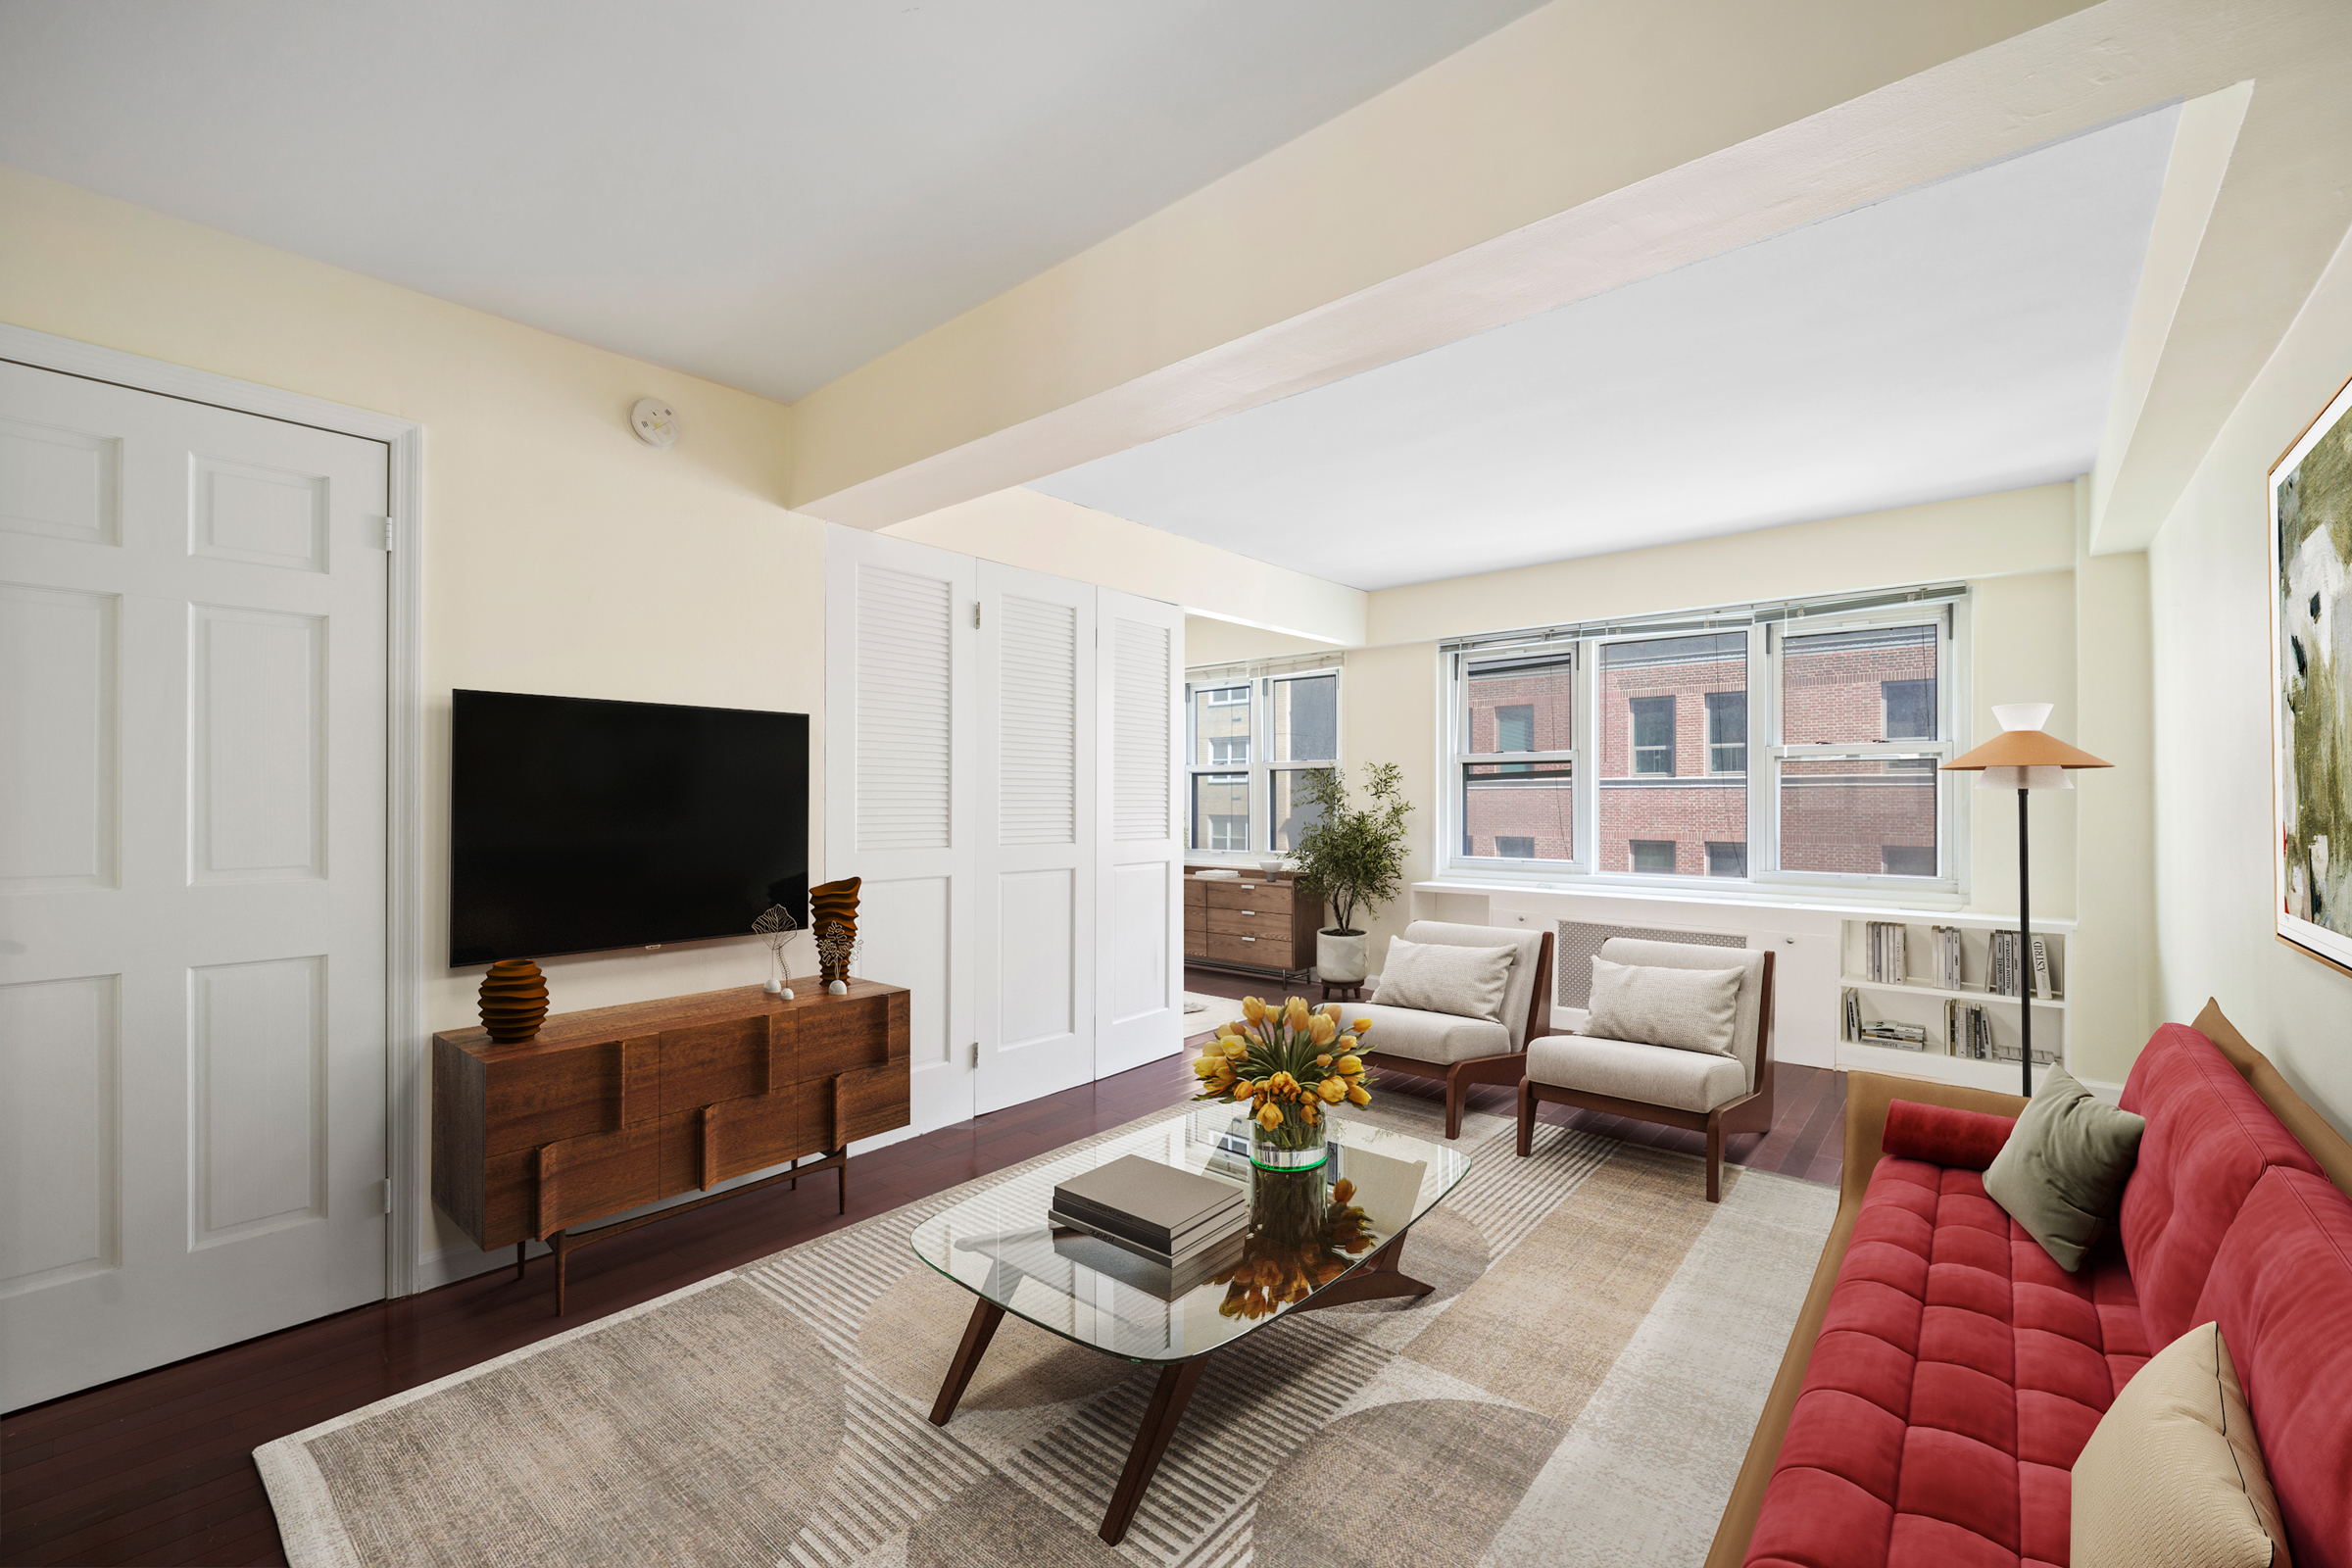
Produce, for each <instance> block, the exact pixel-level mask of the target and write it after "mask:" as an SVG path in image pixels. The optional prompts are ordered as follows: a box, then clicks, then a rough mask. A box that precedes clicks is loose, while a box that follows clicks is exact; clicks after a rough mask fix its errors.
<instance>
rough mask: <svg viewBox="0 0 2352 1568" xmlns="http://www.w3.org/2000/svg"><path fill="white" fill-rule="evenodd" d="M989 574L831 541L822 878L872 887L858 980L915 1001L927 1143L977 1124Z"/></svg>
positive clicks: (864, 912) (909, 553)
mask: <svg viewBox="0 0 2352 1568" xmlns="http://www.w3.org/2000/svg"><path fill="white" fill-rule="evenodd" d="M975 587H976V585H975V578H974V563H973V561H972V559H971V558H970V557H969V556H959V555H956V554H954V553H952V552H949V551H945V550H933V549H931V548H929V547H928V546H925V545H917V544H911V543H909V542H907V541H906V540H903V539H890V538H885V537H883V536H881V535H878V534H870V533H864V532H860V531H858V530H857V529H852V528H839V527H836V528H832V529H828V530H827V533H826V543H825V725H824V747H825V859H824V867H823V870H824V876H823V878H822V879H823V880H828V881H829V880H833V879H836V878H840V877H845V876H856V877H862V878H863V879H864V885H863V886H862V887H861V888H860V889H859V890H858V898H859V905H858V937H859V939H860V941H861V943H862V946H861V948H860V949H859V951H858V957H857V960H856V961H855V963H854V965H853V972H854V973H856V974H859V975H863V976H865V977H866V978H868V979H872V980H880V981H883V982H886V983H887V984H890V985H898V986H905V987H906V988H907V990H908V991H909V992H910V993H911V994H912V995H911V997H910V998H909V1003H910V1005H909V1009H908V1010H909V1021H910V1025H911V1034H912V1040H911V1046H910V1049H911V1052H912V1054H913V1102H914V1103H913V1112H914V1129H915V1130H916V1131H918V1132H921V1131H926V1130H928V1129H930V1128H933V1127H941V1126H945V1125H947V1124H949V1123H951V1122H957V1121H962V1120H964V1119H966V1118H967V1117H969V1116H970V1115H971V1114H972V1087H973V1073H972V1057H973V1052H972V1041H973V1038H974V1037H973V1034H972V996H973V986H972V981H973V966H972V961H971V944H972V937H971V932H972V910H973V892H972V882H973V878H972V876H971V867H972V853H973V842H974V833H973V830H972V822H973V817H972V804H973V795H974V789H973V785H974V778H973V775H974V772H975V768H974V766H973V761H972V759H973V756H974V743H975V738H976V731H975V729H974V721H975V712H976V697H977V691H976V685H977V683H976V681H975V679H974V664H973V655H974V647H975V639H976V635H977V634H976V633H975V632H974V630H973V628H972V609H973V604H974V594H975ZM794 958H795V962H794V965H793V967H794V969H795V970H796V971H800V972H807V971H808V970H810V969H813V968H814V967H815V965H814V961H813V958H812V957H811V955H810V950H809V945H808V943H807V942H806V941H805V940H804V941H803V942H801V943H798V944H796V946H795V951H794Z"/></svg>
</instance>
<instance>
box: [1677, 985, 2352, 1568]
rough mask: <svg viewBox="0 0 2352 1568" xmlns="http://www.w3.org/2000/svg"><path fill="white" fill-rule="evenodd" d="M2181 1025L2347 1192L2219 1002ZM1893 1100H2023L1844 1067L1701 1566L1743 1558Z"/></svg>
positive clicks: (2307, 1116) (1729, 1565)
mask: <svg viewBox="0 0 2352 1568" xmlns="http://www.w3.org/2000/svg"><path fill="white" fill-rule="evenodd" d="M2189 1027H2190V1028H2192V1029H2194V1030H2196V1032H2197V1033H2199V1034H2201V1035H2203V1036H2204V1037H2205V1038H2206V1039H2208V1040H2210V1041H2212V1042H2213V1044H2214V1046H2215V1048H2216V1049H2218V1050H2219V1051H2220V1052H2221V1054H2223V1055H2224V1056H2225V1057H2227V1058H2228V1059H2229V1065H2230V1066H2232V1067H2235V1068H2236V1069H2237V1071H2238V1075H2239V1076H2240V1077H2242V1078H2244V1079H2245V1080H2246V1083H2247V1084H2248V1085H2249V1086H2250V1087H2251V1088H2252V1089H2253V1091H2254V1092H2255V1093H2256V1094H2258V1095H2260V1096H2261V1097H2262V1100H2263V1103H2265V1104H2267V1105H2269V1106H2270V1107H2271V1111H2272V1113H2273V1114H2275V1115H2276V1116H2277V1117H2278V1120H2279V1121H2280V1122H2281V1123H2283V1124H2284V1125H2285V1127H2286V1130H2287V1131H2288V1132H2290V1133H2292V1134H2293V1135H2294V1136H2295V1139H2296V1141H2297V1142H2298V1143H2300V1144H2302V1146H2303V1147H2304V1148H2305V1149H2307V1150H2309V1151H2310V1152H2311V1156H2312V1158H2314V1159H2316V1160H2318V1161H2319V1163H2320V1168H2321V1169H2322V1170H2324V1171H2326V1172H2327V1179H2328V1180H2329V1181H2331V1182H2333V1183H2335V1185H2336V1186H2337V1187H2338V1188H2340V1189H2341V1190H2342V1191H2344V1192H2345V1193H2347V1194H2352V1143H2347V1142H2346V1141H2345V1140H2344V1137H2343V1135H2342V1134H2340V1133H2338V1132H2337V1131H2336V1130H2335V1129H2334V1128H2333V1127H2332V1126H2330V1125H2329V1124H2328V1122H2327V1118H2326V1117H2324V1116H2322V1115H2321V1114H2320V1113H2319V1112H2318V1111H2316V1110H2314V1109H2312V1108H2311V1106H2310V1105H2309V1104H2308V1103H2305V1101H2304V1100H2303V1098H2302V1097H2301V1096H2300V1095H2298V1094H2296V1093H2295V1092H2294V1090H2293V1089H2292V1088H2290V1087H2288V1085H2287V1082H2286V1080H2285V1079H2284V1078H2283V1077H2281V1076H2279V1072H2278V1068H2277V1067H2275V1066H2273V1065H2272V1064H2271V1059H2270V1058H2269V1057H2268V1056H2265V1055H2264V1054H2262V1053H2261V1052H2259V1051H2257V1050H2255V1049H2254V1047H2253V1046H2252V1045H2251V1044H2249V1043H2248V1042H2247V1040H2246V1037H2245V1036H2244V1035H2241V1034H2239V1033H2238V1032H2237V1029H2236V1027H2235V1026H2234V1025H2232V1024H2231V1023H2230V1022H2229V1019H2228V1018H2227V1017H2225V1016H2223V1013H2222V1008H2221V1004H2220V1003H2218V1002H2214V1001H2210V1000H2209V1001H2207V1002H2206V1004H2205V1010H2204V1011H2202V1012H2200V1013H2198V1014H2197V1018H2196V1022H2194V1023H2192V1024H2190V1025H2189ZM1897 1100H1908V1101H1911V1102H1912V1103H1915V1104H1922V1105H1948V1106H1950V1107H1952V1108H1953V1109H1955V1110H1981V1111H1985V1112H1988V1113H1990V1114H1992V1115H1995V1116H2014V1115H2016V1114H2017V1113H2018V1112H2019V1111H2021V1110H2023V1109H2025V1107H2026V1102H2025V1100H2024V1098H2023V1097H2021V1096H2018V1095H2003V1094H1996V1093H1994V1092H1993V1091H1991V1090H1988V1089H1964V1088H1962V1087H1960V1086H1959V1085H1957V1084H1944V1083H1936V1082H1934V1081H1932V1080H1930V1079H1925V1078H1896V1077H1892V1076H1889V1075H1887V1074H1886V1073H1875V1072H1849V1073H1847V1074H1846V1079H1845V1163H1844V1165H1843V1167H1842V1168H1841V1170H1840V1172H1839V1176H1838V1217H1837V1218H1836V1219H1835V1220H1834V1221H1832V1222H1831V1224H1830V1239H1829V1242H1828V1244H1827V1245H1825V1246H1824V1247H1823V1248H1822V1250H1821V1262H1820V1263H1819V1264H1818V1265H1817V1266H1816V1267H1815V1268H1814V1270H1813V1285H1812V1288H1811V1289H1810V1290H1809V1291H1807V1292H1806V1293H1805V1304H1804V1306H1803V1307H1802V1308H1801V1309H1800V1310H1799V1311H1798V1312H1797V1314H1796V1327H1795V1329H1794V1330H1793V1331H1791V1332H1790V1334H1789V1353H1788V1354H1787V1355H1786V1356H1785V1357H1783V1359H1782V1361H1781V1370H1780V1374H1779V1376H1777V1377H1776V1378H1774V1380H1773V1384H1772V1394H1771V1395H1770V1397H1767V1398H1766V1399H1765V1401H1764V1414H1763V1416H1762V1418H1761V1419H1759V1420H1758V1421H1757V1422H1756V1433H1755V1436H1754V1438H1752V1439H1751V1440H1750V1441H1749V1443H1748V1446H1747V1458H1746V1460H1745V1461H1744V1462H1743V1463H1741V1465H1740V1478H1739V1479H1738V1480H1737V1481H1735V1482H1734V1483H1733V1484H1732V1497H1731V1501H1730V1502H1729V1503H1727V1504H1726V1505H1725V1507H1724V1510H1723V1520H1722V1523H1721V1524H1719V1525H1718V1526H1717V1527H1716V1530H1715V1544H1714V1545H1713V1547H1712V1548H1710V1549H1709V1551H1708V1552H1707V1561H1706V1568H1740V1563H1741V1562H1742V1561H1743V1560H1744V1559H1745V1558H1746V1556H1747V1547H1748V1543H1749V1542H1750V1540H1752V1539H1753V1537H1754V1536H1755V1533H1756V1517H1757V1515H1759V1514H1761V1513H1762V1512H1763V1511H1764V1492H1765V1489H1766V1488H1767V1487H1769V1486H1770V1485H1771V1484H1772V1472H1773V1469H1774V1468H1775V1466H1777V1465H1778V1464H1779V1463H1780V1458H1781V1443H1782V1441H1783V1440H1784V1439H1786V1438H1787V1437H1788V1436H1789V1417H1790V1416H1791V1415H1792V1414H1794V1413H1795V1410H1796V1397H1797V1396H1798V1395H1799V1394H1801V1393H1803V1392H1804V1386H1805V1372H1806V1369H1807V1368H1808V1367H1809V1366H1810V1365H1811V1364H1812V1360H1813V1346H1814V1342H1816V1341H1817V1340H1819V1339H1820V1338H1821V1326H1822V1323H1823V1322H1824V1320H1825V1319H1826V1318H1827V1317H1828V1315H1829V1310H1830V1294H1831V1292H1833V1291H1834V1290H1836V1289H1837V1286H1838V1268H1839V1267H1840V1265H1842V1264H1843V1263H1844V1262H1845V1249H1846V1247H1847V1245H1848V1244H1849V1243H1850V1242H1851V1241H1852V1240H1853V1236H1854V1221H1855V1218H1856V1216H1857V1214H1858V1213H1859V1211H1860V1209H1861V1207H1862V1195H1863V1193H1864V1192H1865V1191H1867V1190H1868V1188H1869V1187H1870V1178H1871V1176H1872V1175H1873V1174H1874V1173H1876V1171H1877V1170H1878V1168H1879V1156H1880V1155H1882V1154H1884V1153H1885V1152H1887V1151H1886V1134H1887V1105H1888V1104H1889V1103H1891V1102H1893V1101H1897Z"/></svg>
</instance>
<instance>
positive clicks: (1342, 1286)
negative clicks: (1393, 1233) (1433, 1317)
mask: <svg viewBox="0 0 2352 1568" xmlns="http://www.w3.org/2000/svg"><path fill="white" fill-rule="evenodd" d="M1403 1260H1404V1238H1403V1237H1401V1236H1399V1237H1397V1239H1396V1240H1395V1241H1393V1242H1391V1243H1390V1244H1389V1245H1388V1246H1386V1247H1384V1248H1382V1249H1381V1250H1379V1251H1377V1252H1374V1253H1373V1254H1372V1255H1371V1257H1369V1258H1367V1259H1366V1260H1365V1262H1364V1265H1363V1266H1362V1267H1361V1268H1359V1269H1357V1270H1356V1271H1355V1272H1354V1273H1352V1274H1350V1275H1348V1277H1347V1278H1346V1279H1344V1280H1341V1281H1339V1282H1337V1283H1336V1284H1332V1285H1326V1286H1324V1287H1323V1289H1321V1290H1319V1291H1317V1292H1316V1293H1315V1294H1314V1295H1313V1296H1311V1297H1309V1298H1307V1299H1306V1300H1304V1301H1303V1302H1301V1303H1300V1304H1299V1311H1301V1312H1311V1311H1314V1310H1315V1309H1316V1308H1318V1307H1325V1306H1346V1305H1347V1304H1348V1302H1350V1301H1377V1300H1379V1299H1382V1298H1383V1297H1390V1296H1427V1295H1428V1294H1429V1293H1430V1292H1432V1291H1434V1290H1436V1289H1437V1287H1436V1286H1434V1285H1424V1284H1422V1283H1421V1282H1420V1281H1419V1280H1417V1279H1414V1278H1413V1277H1412V1276H1411V1275H1409V1274H1406V1273H1403V1272H1402V1271H1400V1270H1399V1269H1398V1268H1397V1264H1398V1263H1400V1262H1402V1261H1403Z"/></svg>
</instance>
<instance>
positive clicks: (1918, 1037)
mask: <svg viewBox="0 0 2352 1568" xmlns="http://www.w3.org/2000/svg"><path fill="white" fill-rule="evenodd" d="M1862 1039H1863V1040H1864V1041H1865V1042H1867V1043H1868V1044H1870V1045H1874V1046H1892V1047H1893V1048H1894V1049H1895V1050H1897V1051H1925V1050H1927V1049H1928V1031H1927V1027H1926V1026H1925V1025H1924V1024H1916V1023H1895V1022H1893V1021H1892V1020H1891V1019H1887V1018H1873V1019H1871V1020H1869V1021H1868V1022H1866V1023H1864V1024H1863V1025H1862Z"/></svg>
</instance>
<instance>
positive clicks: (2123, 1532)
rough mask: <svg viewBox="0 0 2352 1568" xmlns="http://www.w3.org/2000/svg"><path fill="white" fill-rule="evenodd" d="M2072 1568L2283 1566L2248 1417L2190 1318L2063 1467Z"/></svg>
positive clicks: (2213, 1332) (2223, 1365) (2234, 1385)
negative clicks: (2070, 1493) (2068, 1487)
mask: <svg viewBox="0 0 2352 1568" xmlns="http://www.w3.org/2000/svg"><path fill="white" fill-rule="evenodd" d="M2069 1534H2070V1536H2071V1538H2072V1539H2071V1540H2070V1541H2069V1543H2068V1546H2067V1553H2068V1557H2069V1559H2070V1560H2071V1561H2072V1562H2073V1564H2074V1568H2147V1565H2149V1564H2151V1563H2163V1564H2165V1565H2166V1568H2291V1565H2292V1559H2291V1558H2289V1557H2288V1555H2287V1550H2286V1530H2285V1527H2284V1526H2283V1525H2282V1524H2281V1522H2280V1520H2279V1517H2278V1496H2277V1495H2276V1494H2274V1493H2273V1492H2272V1491H2271V1477H2270V1472H2269V1471H2268V1470H2267V1469H2266V1468H2265V1467H2264V1465H2263V1462H2262V1446H2261V1445H2260V1444H2258V1443H2256V1442H2255V1440H2254V1413H2253V1411H2251V1410H2249V1409H2248V1408H2247V1407H2246V1391H2245V1390H2244V1389H2243V1388H2242V1387H2240V1386H2239V1384H2238V1381H2237V1368H2236V1367H2234V1366H2232V1365H2231V1364H2230V1362H2229V1346H2227V1345H2225V1344H2223V1343H2222V1330H2221V1325H2220V1324H2218V1323H2200V1324H2198V1325H2197V1326H2196V1327H2195V1328H2193V1329H2190V1330H2189V1331H2188V1332H2187V1333H2186V1334H2183V1335H2181V1336H2180V1338H2179V1339H2177V1340H2175V1341H2174V1342H2173V1343H2172V1344H2170V1345H2168V1346H2166V1347H2165V1348H2163V1349H2161V1350H2159V1351H2157V1352H2156V1354H2155V1355H2154V1357H2152V1358H2151V1359H2150V1360H2149V1362H2148V1364H2147V1365H2146V1366H2143V1367H2141V1368H2140V1369H2139V1370H2138V1371H2137V1372H2135V1373H2133V1374H2132V1377H2131V1382H2129V1383H2127V1384H2125V1385H2124V1388H2123V1392H2122V1393H2120V1394H2118V1395H2117V1396H2116V1397H2115V1403H2113V1404H2111V1405H2109V1406H2108V1407H2107V1413H2106V1414H2105V1415H2103V1416H2101V1417H2100V1418H2099V1424H2098V1427H2097V1428H2096V1429H2095V1430H2094V1431H2093V1432H2092V1433H2091V1435H2090V1441H2089V1442H2088V1443H2086V1444H2084V1445H2082V1454H2081V1455H2080V1456H2079V1457H2078V1458H2077V1459H2076V1460H2075V1489H2074V1516H2073V1520H2072V1524H2071V1528H2070V1531H2069Z"/></svg>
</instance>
